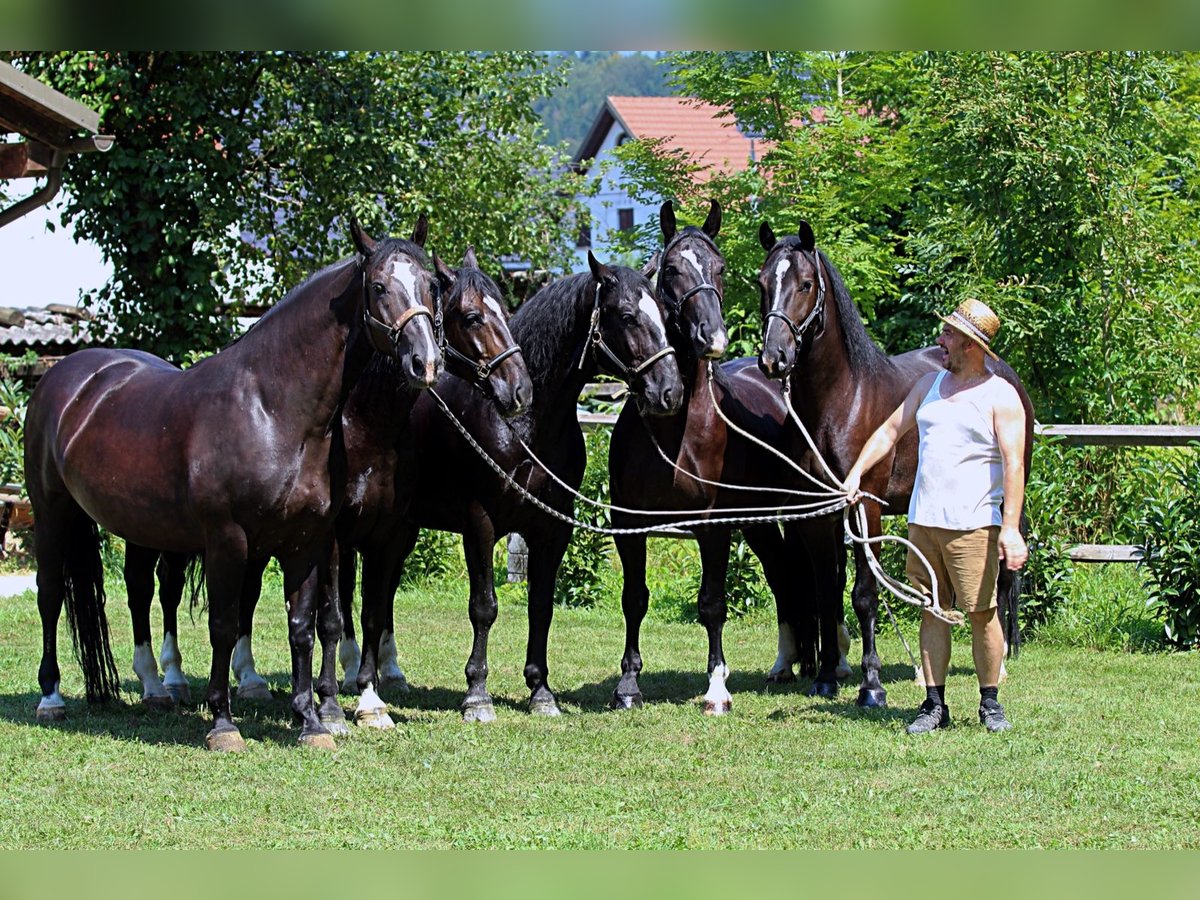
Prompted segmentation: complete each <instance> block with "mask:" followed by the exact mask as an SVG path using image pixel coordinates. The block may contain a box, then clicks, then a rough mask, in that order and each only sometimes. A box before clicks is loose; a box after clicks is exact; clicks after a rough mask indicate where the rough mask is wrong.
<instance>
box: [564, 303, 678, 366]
mask: <svg viewBox="0 0 1200 900" xmlns="http://www.w3.org/2000/svg"><path fill="white" fill-rule="evenodd" d="M589 343H590V345H591V349H592V358H593V359H595V360H596V365H597V366H600V367H601V368H603V363H604V361H607V362H608V363H609V364H610V366H611V370H610V372H609V374H611V375H615V376H616V377H617V378H619V379H621V380H622V381H623V382H625V383H626V384H627V385H629V386H630V387H631V388H632V387H633V382H634V379H636V378H637V377H638V376H640V375H641V374H643V373H644V372H646V371H647V370H648V369H649V368H650V367H651V366H653V365H654V364H655V363H656V362H658V361H659V360H660V359H663V358H664V357H667V356H674V355H675V348H674V347H672V346H671V345H670V344H669V343H668V344H666V345H664V346H663V348H662V349H661V350H659V351H658V352H657V353H653V354H651V355H650V356H648V357H647V358H646V359H644V360H642V361H641V362H640V363H638V364H637V365H626V364H625V362H624V361H623V360H622V359H621V357H619V356H617V354H616V353H614V352H613V350H612V348H611V347H609V346H608V344H606V343H605V342H604V335H603V334H601V332H600V284H599V282H597V284H596V302H595V303H594V304H593V305H592V324H591V337H590V339H589ZM586 357H587V350H586V349H585V350H584V352H583V353H581V354H580V356H579V367H580V368H583V361H584V359H585V358H586Z"/></svg>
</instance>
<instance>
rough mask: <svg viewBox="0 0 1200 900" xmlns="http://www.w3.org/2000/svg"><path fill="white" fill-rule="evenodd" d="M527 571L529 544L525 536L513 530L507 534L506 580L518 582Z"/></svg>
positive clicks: (522, 579)
mask: <svg viewBox="0 0 1200 900" xmlns="http://www.w3.org/2000/svg"><path fill="white" fill-rule="evenodd" d="M528 572H529V545H528V544H526V543H525V538H523V537H521V535H519V534H517V532H515V531H514V532H513V533H512V534H510V535H509V536H508V580H509V582H510V583H511V582H520V581H524V580H525V576H526V574H527V573H528Z"/></svg>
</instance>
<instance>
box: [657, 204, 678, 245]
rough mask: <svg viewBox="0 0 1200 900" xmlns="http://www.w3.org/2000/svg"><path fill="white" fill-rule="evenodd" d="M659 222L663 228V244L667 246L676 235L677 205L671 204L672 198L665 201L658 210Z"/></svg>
mask: <svg viewBox="0 0 1200 900" xmlns="http://www.w3.org/2000/svg"><path fill="white" fill-rule="evenodd" d="M658 224H659V227H660V228H662V233H663V246H666V245H667V244H669V243H671V238H673V237H675V207H674V206H672V205H671V201H670V200H664V201H663V205H662V207H661V208H660V209H659V211H658Z"/></svg>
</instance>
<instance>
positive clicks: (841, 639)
mask: <svg viewBox="0 0 1200 900" xmlns="http://www.w3.org/2000/svg"><path fill="white" fill-rule="evenodd" d="M837 642H838V664H837V668H836V669H835V670H834V673H833V674H834V676H835V677H837V678H849V677H850V676H851V675H853V674H854V670H853V669H852V668H850V660H848V659H847V658H846V656H847V654H849V653H850V629H849V628H847V627H846V623H845V622H841V623H839V624H838V631H837Z"/></svg>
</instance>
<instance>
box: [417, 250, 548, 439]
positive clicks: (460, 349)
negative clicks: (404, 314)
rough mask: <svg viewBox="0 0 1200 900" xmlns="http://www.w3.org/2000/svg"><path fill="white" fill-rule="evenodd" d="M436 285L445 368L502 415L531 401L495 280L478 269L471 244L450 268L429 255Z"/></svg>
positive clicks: (512, 413)
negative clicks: (439, 296)
mask: <svg viewBox="0 0 1200 900" xmlns="http://www.w3.org/2000/svg"><path fill="white" fill-rule="evenodd" d="M433 264H434V268H435V270H436V271H437V279H438V283H439V284H440V285H441V288H442V316H443V319H444V322H443V326H442V327H443V329H444V333H445V347H444V352H445V354H446V369H447V371H449V372H451V373H453V374H454V375H457V376H458V377H459V378H462V379H464V380H466V381H469V382H471V383H472V384H474V385H475V386H476V387H477V388H479V389H480V390H481V391H482V392H483V393H484V395H485V396H487V397H490V398H491V399H492V401H493V402H494V403H495V404H496V408H497V409H498V410H499V411H500V414H501V415H502V416H504V417H506V418H507V417H509V416H515V415H517V413H519V412H521V411H522V410H523V409H526V408H527V407H528V406H529V404H530V402H531V401H532V399H533V384H532V382H531V381H530V380H529V371H528V369H526V368H525V360H524V358H523V357H522V356H521V348H520V347H518V346H517V344H516V342H515V341H514V340H513V336H512V334H511V333H510V332H509V330H508V316H507V314H506V313H505V309H504V301H503V300H502V299H501V297H500V289H499V288H498V287H496V283H495V282H494V281H492V279H490V278H489V277H488V276H487V275H485V274H484V273H483V272H481V271H480V270H479V264H478V263H477V262H476V260H475V250H474V248H467V252H466V255H464V257H463V262H462V267H461V268H460V269H459V270H458V271H457V272H455V271H453V270H451V269H450V267H449V266H447V265H446V264H445V263H444V262H442V260H441V259H439V258H438V256H437V254H434V257H433Z"/></svg>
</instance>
